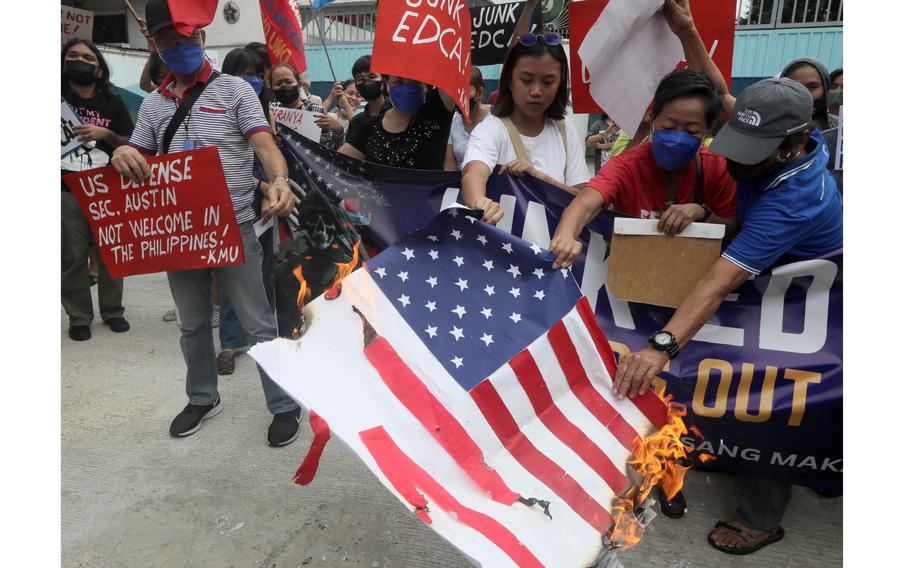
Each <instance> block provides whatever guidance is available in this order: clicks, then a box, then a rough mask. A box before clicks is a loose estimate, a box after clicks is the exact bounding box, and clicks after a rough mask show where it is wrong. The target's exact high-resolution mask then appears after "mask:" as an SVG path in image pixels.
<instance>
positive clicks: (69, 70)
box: [63, 59, 98, 87]
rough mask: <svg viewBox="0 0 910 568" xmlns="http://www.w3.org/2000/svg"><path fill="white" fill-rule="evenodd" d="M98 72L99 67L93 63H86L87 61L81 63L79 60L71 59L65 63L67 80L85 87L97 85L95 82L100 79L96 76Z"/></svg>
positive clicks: (64, 72) (64, 68)
mask: <svg viewBox="0 0 910 568" xmlns="http://www.w3.org/2000/svg"><path fill="white" fill-rule="evenodd" d="M97 70H98V66H97V65H92V64H91V63H86V62H85V61H79V60H77V59H70V60H67V61H64V62H63V74H64V76H65V77H66V79H67V80H68V81H72V82H73V83H75V84H77V85H81V86H83V87H88V86H89V85H94V84H95V81H96V80H97V79H98V77H97V75H95V73H96V72H97Z"/></svg>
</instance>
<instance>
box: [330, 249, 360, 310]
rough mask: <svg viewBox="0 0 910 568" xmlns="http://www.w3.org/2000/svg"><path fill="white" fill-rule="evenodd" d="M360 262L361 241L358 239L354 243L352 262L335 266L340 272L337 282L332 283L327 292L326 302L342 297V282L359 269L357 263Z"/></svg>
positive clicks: (337, 275)
mask: <svg viewBox="0 0 910 568" xmlns="http://www.w3.org/2000/svg"><path fill="white" fill-rule="evenodd" d="M359 261H360V239H357V242H356V243H354V254H352V255H351V260H350V261H348V262H336V263H335V266H337V267H338V270H337V271H336V272H335V280H334V281H333V282H332V285H331V286H330V287H329V289H328V290H326V291H325V299H326V300H334V299H335V298H337V297H338V296H340V295H341V281H342V280H344V279H345V278H347V277H348V276H349V275H350V274H351V272H354V269H355V268H357V263H358V262H359Z"/></svg>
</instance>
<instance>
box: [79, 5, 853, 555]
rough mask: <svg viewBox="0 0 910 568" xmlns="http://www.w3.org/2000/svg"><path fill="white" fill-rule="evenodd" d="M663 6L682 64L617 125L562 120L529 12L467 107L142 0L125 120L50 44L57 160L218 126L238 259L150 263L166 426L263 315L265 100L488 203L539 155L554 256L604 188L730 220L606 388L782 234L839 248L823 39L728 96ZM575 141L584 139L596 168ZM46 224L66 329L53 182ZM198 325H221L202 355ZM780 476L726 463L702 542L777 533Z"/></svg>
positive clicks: (115, 156)
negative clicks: (309, 63) (723, 237)
mask: <svg viewBox="0 0 910 568" xmlns="http://www.w3.org/2000/svg"><path fill="white" fill-rule="evenodd" d="M664 15H665V17H666V19H667V22H668V24H669V26H670V29H671V30H672V31H673V32H674V33H675V34H676V35H677V36H678V37H679V39H680V41H681V43H682V45H683V48H684V51H685V56H686V61H687V65H688V66H687V67H686V68H683V69H678V70H675V71H673V72H671V73H669V74H668V75H667V76H665V77H664V78H663V79H662V80H661V81H660V84H659V85H658V86H657V89H656V92H655V94H654V101H653V106H652V107H651V110H650V111H649V113H648V114H647V116H646V117H645V119H644V120H643V121H642V123H641V125H640V127H639V129H638V131H637V132H634V133H631V134H629V133H624V132H621V131H620V130H619V127H618V126H617V125H616V124H615V123H614V122H613V121H611V120H610V118H609V117H608V116H607V115H606V114H604V115H601V116H600V117H599V120H597V121H595V122H594V123H593V124H592V126H591V128H590V129H589V130H588V132H587V136H586V137H582V135H581V134H580V133H579V132H577V131H576V130H575V128H574V126H573V125H572V123H571V122H569V121H567V120H566V115H567V109H568V107H569V105H570V96H569V84H568V80H569V78H568V62H567V58H566V54H565V51H564V49H563V47H562V45H561V40H560V37H559V36H558V35H556V34H553V33H545V34H533V33H527V25H526V24H527V21H526V20H525V28H524V29H522V27H521V25H519V28H518V29H517V30H516V33H515V35H514V36H513V38H512V41H511V42H510V47H509V50H508V52H507V56H506V58H505V60H504V62H503V66H502V72H501V76H500V78H499V85H498V89H497V91H496V92H495V93H494V94H493V95H495V96H491V97H488V99H487V101H485V100H484V98H485V88H484V82H483V77H482V74H481V72H480V70H479V69H477V68H473V69H472V70H471V80H470V92H469V97H470V98H469V108H468V113H469V116H462V115H461V113H460V111H458V110H457V109H456V107H455V104H454V101H453V100H452V98H451V97H450V96H449V95H447V94H446V93H444V92H442V91H440V90H439V89H437V88H435V87H432V86H430V85H428V84H426V83H423V82H421V81H417V80H414V79H412V78H408V77H400V76H394V75H383V74H380V73H377V72H375V71H374V70H372V69H371V59H370V56H369V55H366V56H363V57H360V58H359V59H357V60H356V61H355V63H354V65H353V67H352V69H351V78H350V79H347V80H344V81H340V82H337V83H335V84H334V85H333V87H332V89H331V92H330V94H329V95H328V96H327V97H326V98H325V99H324V100H323V99H320V98H319V97H317V96H315V95H314V94H312V93H311V92H310V82H309V79H308V78H307V77H306V75H305V74H303V73H301V72H300V71H299V70H298V69H295V68H294V67H293V66H292V65H290V64H288V63H276V64H274V65H273V64H272V62H271V61H270V60H269V55H268V50H267V49H266V46H265V45H263V44H261V43H251V44H248V45H247V46H245V47H244V48H239V49H235V50H232V51H231V52H230V53H228V54H227V55H226V56H225V58H224V60H223V63H222V66H221V71H220V72H218V71H216V70H215V69H214V68H213V66H212V64H211V63H210V62H209V61H208V60H207V59H206V57H205V54H204V49H203V46H204V44H205V31H204V30H203V29H197V30H195V31H194V32H193V33H192V35H190V36H185V35H181V34H180V33H178V32H177V31H176V30H175V28H174V26H173V24H172V22H171V19H170V13H169V11H168V8H167V3H166V2H165V1H164V0H151V1H150V2H148V4H147V7H146V18H145V21H144V22H142V27H143V32H144V33H145V34H146V35H147V37H148V38H149V40H148V48H149V59H148V62H147V63H146V65H145V66H144V68H143V70H142V74H141V77H140V85H141V87H142V88H143V89H144V90H146V91H147V92H148V93H149V95H148V97H147V98H146V99H145V101H144V102H143V104H142V107H141V109H140V111H139V115H138V118H137V120H136V123H135V124H133V120H132V119H131V117H130V114H129V112H128V111H127V109H126V106H125V105H124V103H123V101H122V100H121V99H120V97H118V96H117V95H116V94H114V93H113V91H112V88H111V83H110V71H109V69H108V66H107V64H106V62H105V60H104V57H103V55H102V53H101V52H100V51H99V49H98V48H97V47H96V46H94V45H93V44H92V42H90V41H87V40H83V39H74V40H71V41H70V42H68V43H67V44H66V45H65V46H64V47H63V50H62V88H61V90H62V96H63V98H64V99H65V100H66V101H67V102H69V103H70V105H72V107H73V108H74V110H75V111H76V112H77V113H78V114H80V115H81V116H82V117H83V120H84V122H85V125H83V126H79V127H77V134H78V135H79V136H80V141H82V142H83V143H84V146H83V148H82V149H80V150H79V151H77V152H75V153H73V154H70V155H69V156H67V157H66V158H65V159H63V161H62V163H61V173H62V174H66V173H68V172H72V171H80V170H83V169H87V168H95V167H101V166H106V165H109V164H111V165H113V166H114V167H115V168H116V169H117V171H118V172H120V173H121V174H123V175H126V176H129V177H130V178H133V179H135V180H141V179H143V178H144V177H145V176H147V175H148V171H149V170H148V165H147V162H146V157H147V156H154V155H156V154H162V153H168V152H176V151H181V150H184V149H193V148H197V147H203V146H215V147H217V148H218V150H219V154H220V156H221V160H222V163H223V164H224V174H225V178H226V180H227V185H228V189H229V193H230V196H231V200H232V204H233V206H234V209H235V213H236V216H237V221H238V224H239V226H240V232H241V234H242V237H243V245H244V250H245V257H246V263H245V264H243V265H240V266H230V267H221V268H215V269H212V270H189V271H181V272H169V273H168V274H167V276H168V282H169V285H170V290H171V293H172V296H173V300H174V303H175V304H176V307H177V310H176V319H177V320H178V325H179V327H180V331H181V339H180V343H181V347H182V350H183V354H184V357H185V362H186V367H187V372H186V392H187V397H188V404H187V406H186V407H185V408H184V410H183V411H182V412H180V413H179V414H178V415H177V417H176V418H175V419H174V421H173V423H172V424H171V428H170V432H171V434H172V435H174V436H176V437H182V436H188V435H190V434H193V433H194V432H196V431H197V430H198V429H199V428H200V427H201V425H202V422H203V421H204V420H206V419H208V418H210V417H212V416H214V415H215V414H217V413H218V412H219V411H220V410H221V402H220V398H219V395H218V389H217V381H218V378H217V377H218V375H219V374H222V375H224V374H230V373H232V372H233V370H234V357H235V356H236V355H237V354H238V353H239V352H242V351H243V350H245V349H246V348H248V347H249V346H250V345H251V344H253V343H255V342H257V341H268V340H270V339H273V338H275V337H276V335H277V324H276V316H275V289H274V278H273V274H272V273H273V264H274V260H273V244H274V242H275V241H274V236H273V234H272V231H266V232H265V233H263V234H262V235H261V236H260V237H259V238H257V237H256V236H255V234H254V231H253V223H254V222H255V221H256V220H257V219H263V218H264V219H268V218H270V217H271V216H286V215H288V214H289V213H290V211H291V209H292V206H293V203H294V198H293V194H292V192H291V189H290V188H289V185H288V177H287V174H288V170H287V164H286V163H285V160H284V158H283V156H282V154H281V151H280V149H279V148H278V146H277V145H276V142H280V141H279V140H278V139H277V137H276V136H275V135H274V121H272V120H271V118H270V112H269V109H270V107H272V106H280V107H285V108H291V109H303V110H306V111H310V112H313V113H315V114H316V115H317V119H316V124H317V125H318V126H319V128H320V129H321V131H322V136H321V137H320V143H321V144H323V145H325V146H327V147H328V148H331V149H333V150H337V151H338V152H340V153H341V154H345V155H347V156H350V157H353V158H356V159H359V160H366V161H369V162H373V163H378V164H385V165H389V166H394V167H399V168H413V169H423V170H442V169H448V170H460V171H461V172H462V178H461V179H462V182H461V184H462V185H461V190H462V197H463V200H464V202H465V204H466V205H468V206H469V207H471V208H473V209H477V210H480V211H481V212H482V218H483V220H484V221H486V222H489V223H496V222H497V221H498V220H499V219H500V218H502V216H503V214H504V211H503V208H502V207H501V206H500V205H499V203H497V202H495V201H493V200H491V199H489V198H488V197H487V196H486V186H487V180H488V178H489V177H490V176H491V175H493V174H494V172H497V171H499V172H508V173H510V174H512V175H515V176H534V177H536V178H539V179H541V180H544V181H546V182H548V183H549V184H551V185H552V186H553V191H568V192H570V193H572V194H574V195H575V197H574V199H573V200H572V202H571V205H570V206H569V207H568V208H567V209H566V210H565V211H564V213H563V215H562V218H561V220H560V222H559V225H558V226H557V228H556V230H555V233H554V236H553V239H552V243H551V246H550V250H551V251H552V252H553V253H554V255H555V261H554V264H553V266H554V268H563V267H568V266H570V265H571V264H572V262H573V261H574V260H575V258H576V256H577V255H578V254H579V253H580V252H581V249H582V244H581V242H579V241H578V237H579V235H580V233H581V232H582V230H583V229H584V227H585V226H586V225H587V224H588V223H590V222H591V221H592V220H593V219H594V217H596V216H597V215H598V214H599V213H600V212H601V211H603V210H604V209H612V210H615V211H617V212H619V213H623V214H626V215H630V216H633V217H639V218H645V219H658V220H659V224H658V228H659V230H661V231H663V232H664V233H666V234H668V235H676V234H679V233H681V232H682V231H683V230H684V229H685V228H686V227H687V226H688V225H690V224H691V223H693V222H703V223H717V224H723V225H724V226H725V227H726V234H727V235H728V237H729V245H728V246H727V248H726V249H725V251H724V254H723V256H722V257H721V258H720V259H718V261H717V262H716V263H715V264H714V266H713V267H712V268H711V270H710V271H709V272H708V274H706V275H705V276H704V278H703V279H702V281H701V282H700V283H699V284H698V285H697V286H696V288H695V289H694V290H693V291H692V292H691V293H690V295H689V296H688V297H687V298H686V300H685V301H684V302H683V303H682V304H681V305H680V307H679V308H678V310H677V311H676V313H675V314H674V315H673V317H672V319H671V320H670V321H669V322H668V323H667V325H666V327H665V329H664V330H662V331H660V332H658V333H656V334H655V335H654V336H653V337H652V338H651V340H650V346H649V347H648V348H646V349H643V350H641V351H639V352H636V353H631V354H629V355H627V356H626V357H624V358H623V359H622V360H621V361H620V365H619V368H618V371H617V376H616V381H615V390H616V393H617V395H618V396H619V397H620V398H622V397H625V396H628V397H635V396H637V395H640V394H643V393H644V392H645V390H646V389H647V388H648V387H649V385H650V382H651V380H652V379H653V377H654V376H655V374H656V373H657V372H658V371H659V370H660V369H661V368H662V367H663V366H664V365H665V364H666V363H667V361H668V360H669V359H671V358H673V357H675V356H676V354H677V353H678V351H679V350H680V349H681V348H683V347H684V346H685V344H686V343H687V342H688V341H689V340H690V339H691V338H692V336H693V335H694V334H695V333H696V332H697V331H698V330H699V329H700V328H701V326H702V325H703V324H704V323H705V322H706V321H707V320H708V318H709V317H711V315H712V314H713V313H714V311H715V310H716V309H717V307H718V305H719V304H720V302H721V301H722V300H723V298H724V297H725V296H726V295H727V294H728V293H729V292H730V291H731V290H733V289H734V288H736V287H737V286H738V285H739V284H741V283H742V282H744V281H745V280H746V279H748V278H749V277H751V276H752V275H754V274H758V273H759V272H761V271H762V270H764V269H766V268H768V267H770V266H771V265H772V264H773V263H774V262H775V261H776V260H777V259H779V258H780V257H782V256H784V255H788V256H792V257H798V258H808V257H815V256H818V255H822V254H825V253H829V252H832V251H834V250H837V249H839V248H841V247H842V226H841V224H842V203H841V193H842V181H841V178H840V176H839V172H836V173H837V174H838V175H836V176H833V175H832V172H831V171H829V170H834V155H833V154H834V144H835V143H836V127H837V124H838V116H837V114H838V113H839V109H840V106H841V105H842V101H843V95H842V93H843V71H842V70H841V69H838V70H836V71H834V72H832V73H830V74H829V73H828V71H827V69H826V68H825V66H824V65H823V64H822V63H821V62H819V61H818V60H815V59H812V58H801V59H797V60H795V61H793V62H791V63H790V64H788V65H787V66H785V67H784V68H783V69H782V70H781V73H780V74H779V77H777V78H771V79H766V80H763V81H760V82H758V83H756V84H754V85H752V86H750V87H748V88H746V89H745V90H744V91H743V92H742V93H741V94H740V96H739V98H738V99H737V98H734V97H733V96H732V95H731V94H730V92H729V90H728V87H727V84H726V82H725V81H724V79H723V77H722V76H721V74H720V72H719V70H718V69H717V67H716V66H715V65H714V63H713V62H712V60H711V58H710V57H709V56H708V54H707V52H706V50H705V46H704V44H703V43H702V40H701V39H700V37H699V35H698V32H697V29H696V27H695V22H694V21H693V19H692V16H691V13H690V11H689V7H688V1H687V0H668V1H667V3H666V6H665V8H664ZM193 101H195V103H194V102H193ZM185 103H186V105H188V106H192V105H196V106H195V107H193V108H196V107H198V106H199V105H202V104H206V105H208V106H209V107H214V108H223V109H225V110H227V111H228V112H226V113H205V112H198V113H196V112H192V111H190V112H189V114H190V115H191V119H184V121H183V122H182V127H179V128H176V129H168V128H167V127H168V125H169V123H170V122H171V120H172V117H174V115H175V114H178V115H179V114H180V112H181V111H180V109H181V108H182V107H184V106H185ZM754 113H758V114H760V115H761V121H760V123H756V122H757V121H750V119H749V117H750V116H751V115H752V114H754ZM178 118H179V116H178ZM179 124H180V123H179V122H178V125H179ZM586 146H587V147H590V148H593V149H594V150H595V174H594V175H593V177H592V175H591V174H590V173H589V170H588V166H587V164H586V157H585V154H586V149H585V148H586ZM835 184H836V188H837V190H835V189H834V188H835ZM61 229H62V235H61V238H62V277H61V294H62V304H63V307H64V309H65V311H66V313H67V315H68V317H69V336H70V337H71V338H72V339H73V340H76V341H83V340H87V339H90V337H91V330H90V325H91V322H92V319H93V306H92V298H91V293H90V286H91V285H92V284H93V283H92V281H91V279H90V276H89V272H88V270H89V268H88V267H89V263H88V259H89V256H90V250H91V247H92V236H91V232H90V230H89V226H88V223H87V222H86V220H85V218H84V217H83V215H82V213H81V211H80V208H79V206H78V203H77V202H76V200H75V198H74V197H73V196H72V194H71V193H70V192H69V191H68V190H67V188H66V185H65V184H62V191H61ZM97 272H98V276H97V286H98V300H99V311H100V314H101V318H102V320H103V321H104V323H105V324H107V325H108V326H110V328H111V329H112V330H113V331H115V332H125V331H127V330H128V329H129V323H128V322H127V321H126V319H124V317H123V315H124V307H123V282H122V280H119V279H114V278H111V277H110V275H109V274H108V272H107V268H106V267H105V265H104V262H103V261H102V260H100V259H99V260H98V267H97ZM216 314H220V317H214V316H215V315H216ZM213 325H219V326H220V329H219V336H220V338H219V339H220V351H219V352H218V354H217V355H216V353H215V348H214V339H213V333H212V327H213ZM260 376H261V381H262V388H263V391H264V394H265V398H266V402H267V406H268V409H269V411H270V412H271V413H272V414H273V416H274V418H273V421H272V424H271V426H270V427H269V432H268V435H267V439H268V442H269V443H270V444H272V445H276V446H279V445H285V444H288V443H290V442H291V441H293V440H294V439H295V438H296V436H297V432H298V423H299V417H300V408H299V407H298V406H297V404H296V403H295V402H294V401H293V400H292V399H291V398H290V397H289V396H288V395H287V394H286V393H285V392H284V391H282V389H281V388H280V387H279V386H278V385H277V384H275V383H274V382H273V381H271V379H270V378H269V377H268V376H267V375H266V374H265V373H264V372H262V371H261V370H260ZM789 495H790V488H789V486H788V485H786V484H782V483H779V482H776V481H770V480H762V479H755V478H746V477H739V478H738V479H737V499H738V509H737V515H736V518H735V519H733V520H730V521H727V522H721V523H718V525H717V527H716V528H715V530H714V531H713V532H712V533H711V535H710V536H709V541H710V542H711V544H712V546H715V547H716V548H718V549H720V550H723V551H725V552H730V553H734V554H744V553H749V552H752V551H754V550H757V549H758V548H761V547H762V546H764V545H766V544H769V543H772V542H774V541H776V540H779V539H780V538H782V537H783V530H782V529H781V528H780V520H781V517H782V516H783V513H784V511H785V509H786V505H787V502H788V500H789ZM661 504H662V508H663V510H664V512H665V513H667V514H668V515H669V516H677V517H678V516H681V515H682V512H683V511H684V510H685V501H684V497H683V496H682V494H681V493H680V494H679V495H678V496H677V497H675V498H674V499H666V498H665V497H663V498H662V500H661Z"/></svg>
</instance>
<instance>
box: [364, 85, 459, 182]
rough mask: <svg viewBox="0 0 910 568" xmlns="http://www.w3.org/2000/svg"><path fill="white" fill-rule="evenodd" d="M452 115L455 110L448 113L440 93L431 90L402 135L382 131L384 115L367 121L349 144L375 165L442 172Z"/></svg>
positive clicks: (383, 129)
mask: <svg viewBox="0 0 910 568" xmlns="http://www.w3.org/2000/svg"><path fill="white" fill-rule="evenodd" d="M453 113H454V109H452V110H447V109H446V107H445V105H444V104H443V102H442V98H440V96H439V91H438V90H437V89H430V90H429V91H428V92H427V100H426V102H425V103H424V105H423V107H422V108H421V109H420V111H418V112H417V114H416V115H415V116H414V119H413V121H412V122H411V124H410V126H408V128H407V129H405V130H404V131H403V132H399V133H392V132H388V131H387V130H386V129H385V128H383V127H382V118H383V117H384V116H385V112H383V113H381V114H379V115H378V116H371V117H369V118H367V119H365V120H364V121H363V122H362V123H361V124H360V126H359V127H358V128H357V130H356V131H355V132H354V134H353V135H352V136H351V137H350V139H349V140H348V143H349V144H350V145H351V146H353V147H354V148H356V149H357V150H359V151H361V152H363V154H364V155H365V156H366V160H367V161H368V162H373V163H374V164H385V165H387V166H394V167H396V168H410V169H417V170H441V169H442V168H443V166H444V163H445V157H446V145H447V144H448V142H449V129H450V128H451V127H452V114H453Z"/></svg>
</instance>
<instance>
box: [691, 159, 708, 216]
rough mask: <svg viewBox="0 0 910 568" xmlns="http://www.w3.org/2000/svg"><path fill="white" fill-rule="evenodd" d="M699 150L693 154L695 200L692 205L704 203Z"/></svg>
mask: <svg viewBox="0 0 910 568" xmlns="http://www.w3.org/2000/svg"><path fill="white" fill-rule="evenodd" d="M700 154H701V148H699V151H698V152H695V199H694V200H693V203H697V204H699V205H704V203H705V172H704V169H703V168H702V165H701V155H700Z"/></svg>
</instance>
